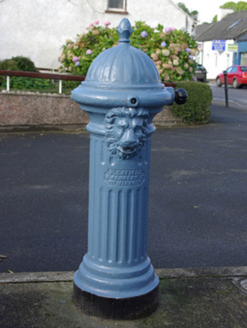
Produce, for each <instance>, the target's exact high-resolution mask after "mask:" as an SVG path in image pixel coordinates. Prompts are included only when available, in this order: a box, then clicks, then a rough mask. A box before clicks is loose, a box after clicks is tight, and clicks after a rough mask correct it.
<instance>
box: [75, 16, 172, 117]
mask: <svg viewBox="0 0 247 328" xmlns="http://www.w3.org/2000/svg"><path fill="white" fill-rule="evenodd" d="M117 32H118V34H119V44H118V45H117V46H116V47H112V48H110V49H107V50H105V51H103V52H102V53H101V54H99V56H98V57H97V58H95V60H94V61H93V63H92V64H91V66H90V68H89V70H88V73H87V76H86V79H85V81H84V82H82V83H81V85H80V86H79V87H78V88H77V89H75V90H73V92H72V96H71V98H72V100H74V101H76V102H78V103H80V104H81V105H84V106H83V109H85V110H90V111H92V110H93V108H92V107H96V106H97V107H98V108H99V107H100V108H105V109H107V108H113V107H118V106H130V107H137V106H138V107H140V106H141V107H152V108H153V109H154V108H157V107H159V108H160V107H162V106H164V105H169V104H171V103H172V102H173V100H174V91H173V89H172V90H168V89H170V88H164V85H163V83H161V81H160V76H159V73H158V70H157V68H156V66H155V65H154V63H153V61H152V60H151V58H150V57H149V56H148V55H147V54H145V53H144V52H143V51H141V50H139V49H136V48H134V47H132V46H130V35H131V33H132V32H133V30H132V28H131V24H130V22H129V20H128V19H127V18H124V19H122V21H121V22H120V24H119V27H118V29H117ZM89 107H90V109H89ZM93 111H94V110H93Z"/></svg>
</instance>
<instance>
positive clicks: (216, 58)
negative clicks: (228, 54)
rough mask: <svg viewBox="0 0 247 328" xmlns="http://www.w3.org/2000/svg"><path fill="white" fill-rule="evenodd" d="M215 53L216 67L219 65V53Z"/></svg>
mask: <svg viewBox="0 0 247 328" xmlns="http://www.w3.org/2000/svg"><path fill="white" fill-rule="evenodd" d="M214 55H215V67H217V66H218V54H217V53H216V54H214Z"/></svg>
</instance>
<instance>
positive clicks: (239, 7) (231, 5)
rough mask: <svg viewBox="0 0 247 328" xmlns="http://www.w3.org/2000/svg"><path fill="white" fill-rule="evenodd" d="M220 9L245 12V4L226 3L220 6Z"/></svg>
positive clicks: (246, 8)
mask: <svg viewBox="0 0 247 328" xmlns="http://www.w3.org/2000/svg"><path fill="white" fill-rule="evenodd" d="M220 8H222V9H233V10H234V12H237V11H243V10H247V2H245V1H239V2H237V3H236V2H233V1H231V2H226V3H225V4H224V5H222V6H220Z"/></svg>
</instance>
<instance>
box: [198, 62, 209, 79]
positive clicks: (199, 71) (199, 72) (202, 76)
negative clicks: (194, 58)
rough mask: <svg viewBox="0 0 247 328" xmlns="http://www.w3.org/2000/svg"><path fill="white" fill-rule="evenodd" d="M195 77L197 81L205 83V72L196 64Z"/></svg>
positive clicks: (203, 68)
mask: <svg viewBox="0 0 247 328" xmlns="http://www.w3.org/2000/svg"><path fill="white" fill-rule="evenodd" d="M195 76H196V78H197V81H202V82H206V81H207V70H206V68H205V67H203V66H202V65H201V64H196V71H195Z"/></svg>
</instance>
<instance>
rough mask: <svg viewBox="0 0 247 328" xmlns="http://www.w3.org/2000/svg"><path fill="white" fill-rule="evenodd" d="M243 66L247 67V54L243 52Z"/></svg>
mask: <svg viewBox="0 0 247 328" xmlns="http://www.w3.org/2000/svg"><path fill="white" fill-rule="evenodd" d="M241 65H247V53H243V52H241Z"/></svg>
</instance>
